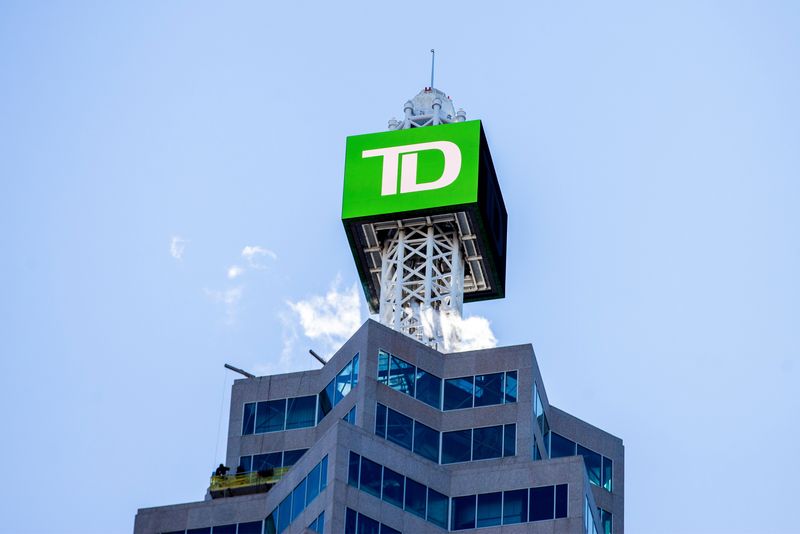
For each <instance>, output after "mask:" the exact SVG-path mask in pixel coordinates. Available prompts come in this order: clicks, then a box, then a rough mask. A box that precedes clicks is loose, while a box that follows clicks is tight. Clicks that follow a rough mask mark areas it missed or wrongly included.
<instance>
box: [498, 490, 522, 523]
mask: <svg viewBox="0 0 800 534" xmlns="http://www.w3.org/2000/svg"><path fill="white" fill-rule="evenodd" d="M527 521H528V490H527V489H519V490H512V491H504V492H503V524H504V525H514V524H516V523H525V522H527Z"/></svg>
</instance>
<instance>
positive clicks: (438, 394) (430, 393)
mask: <svg viewBox="0 0 800 534" xmlns="http://www.w3.org/2000/svg"><path fill="white" fill-rule="evenodd" d="M416 387H417V400H421V401H422V402H424V403H425V404H427V405H429V406H433V407H434V408H436V409H437V410H441V409H442V379H441V378H439V377H438V376H436V375H432V374H430V373H429V372H427V371H423V370H422V369H419V368H417V386H416Z"/></svg>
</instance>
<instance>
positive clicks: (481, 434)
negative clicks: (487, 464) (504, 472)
mask: <svg viewBox="0 0 800 534" xmlns="http://www.w3.org/2000/svg"><path fill="white" fill-rule="evenodd" d="M502 455H503V427H502V426H501V425H498V426H489V427H484V428H476V429H474V430H473V431H472V459H473V460H486V459H488V458H500V457H501V456H502Z"/></svg>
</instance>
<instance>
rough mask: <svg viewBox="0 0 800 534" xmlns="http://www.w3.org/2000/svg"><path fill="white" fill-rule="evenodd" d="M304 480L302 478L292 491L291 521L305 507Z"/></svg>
mask: <svg viewBox="0 0 800 534" xmlns="http://www.w3.org/2000/svg"><path fill="white" fill-rule="evenodd" d="M306 480H307V479H305V478H304V479H303V480H302V481H301V482H300V483H299V484H298V485H297V486H295V488H294V490H293V491H292V521H294V520H295V519H296V518H297V516H298V515H300V512H302V511H303V510H305V509H306Z"/></svg>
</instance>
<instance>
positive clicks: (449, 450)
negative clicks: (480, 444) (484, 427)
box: [442, 428, 472, 464]
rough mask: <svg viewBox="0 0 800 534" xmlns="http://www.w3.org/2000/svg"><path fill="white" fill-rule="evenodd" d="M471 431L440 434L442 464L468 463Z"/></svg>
mask: <svg viewBox="0 0 800 534" xmlns="http://www.w3.org/2000/svg"><path fill="white" fill-rule="evenodd" d="M471 445H472V429H470V428H468V429H466V430H456V431H455V432H442V463H443V464H452V463H456V462H469V461H470V459H471V454H470V447H471Z"/></svg>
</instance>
